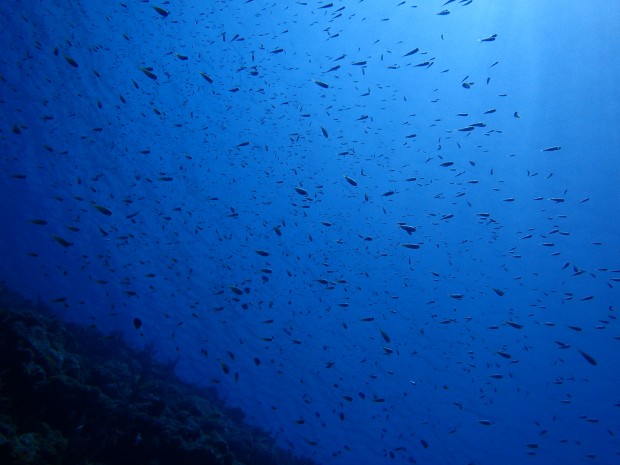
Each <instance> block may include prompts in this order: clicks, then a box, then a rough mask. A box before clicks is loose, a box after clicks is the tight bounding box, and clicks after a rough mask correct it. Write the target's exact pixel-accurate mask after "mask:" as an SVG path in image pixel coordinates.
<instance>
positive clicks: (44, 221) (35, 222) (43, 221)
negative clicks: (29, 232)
mask: <svg viewBox="0 0 620 465" xmlns="http://www.w3.org/2000/svg"><path fill="white" fill-rule="evenodd" d="M30 223H32V224H36V225H39V226H45V225H46V224H47V221H46V220H39V219H35V220H30Z"/></svg>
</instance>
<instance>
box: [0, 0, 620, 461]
mask: <svg viewBox="0 0 620 465" xmlns="http://www.w3.org/2000/svg"><path fill="white" fill-rule="evenodd" d="M445 3H447V4H445ZM155 7H157V8H159V9H160V10H158V9H157V8H155ZM3 10H4V13H3V14H2V15H1V16H0V37H1V45H2V47H1V48H0V108H1V111H0V131H1V132H0V139H1V145H0V146H1V152H0V202H1V204H0V206H1V211H2V223H1V228H0V254H1V256H2V266H1V268H0V279H1V280H2V281H4V282H6V284H7V285H8V286H10V287H11V288H13V289H15V290H17V291H19V292H21V293H22V294H24V295H26V296H29V297H30V298H32V299H33V300H35V299H39V300H40V301H41V302H44V303H49V305H51V306H53V308H55V309H57V312H58V314H59V315H61V316H62V317H63V318H65V319H66V320H70V321H74V322H79V323H83V324H88V325H90V324H94V325H96V326H97V327H99V328H100V329H101V330H102V331H105V332H108V331H112V330H120V331H122V332H123V333H124V334H125V336H126V337H127V339H128V340H129V341H130V342H131V343H132V344H134V345H136V346H139V347H143V346H144V345H146V344H153V345H154V346H155V348H156V350H157V354H158V356H159V357H161V359H163V360H174V359H177V358H178V365H177V373H178V375H179V377H181V378H182V379H185V380H189V381H192V382H195V383H198V384H201V385H207V386H215V387H217V389H218V390H219V392H220V393H221V394H222V396H224V397H225V398H226V399H227V401H228V402H229V403H230V405H233V406H239V407H241V408H242V409H243V410H244V411H245V412H246V414H247V419H248V420H249V421H250V422H252V423H254V424H257V425H260V426H262V427H264V428H266V429H267V430H269V431H271V432H273V434H274V435H275V436H277V437H278V441H279V443H280V444H281V445H282V446H284V447H287V448H288V447H290V448H291V449H293V450H294V451H295V452H297V453H298V454H300V455H308V456H310V457H313V458H314V459H315V460H317V461H319V462H321V463H324V464H361V463H367V464H383V463H394V464H401V463H402V464H406V463H419V464H423V463H424V464H440V463H441V464H463V465H466V464H470V463H475V464H477V465H491V464H497V463H502V464H523V463H528V464H581V463H597V464H614V463H618V461H619V460H620V456H619V454H620V363H619V362H620V355H619V353H620V327H619V324H620V323H619V322H618V317H620V313H619V312H618V308H620V292H619V290H620V231H619V227H618V218H620V206H619V205H620V202H619V201H620V182H619V181H620V162H619V153H618V147H619V146H620V129H619V128H620V110H619V107H618V102H620V90H619V87H618V80H619V78H620V57H619V55H618V53H617V50H619V49H620V37H619V35H618V32H617V29H616V28H617V25H618V24H620V4H618V3H617V2H614V1H612V0H605V1H604V0H592V1H588V2H581V1H577V0H567V1H563V2H556V1H549V0H546V1H539V0H512V1H491V0H473V1H465V2H463V1H453V2H444V1H435V0H432V1H431V0H429V1H423V0H420V1H417V2H414V1H412V0H404V1H402V2H400V1H383V0H382V1H378V0H375V1H370V0H366V1H349V2H344V1H337V2H333V5H332V4H331V3H329V2H326V1H325V2H318V1H315V0H309V1H290V2H289V1H281V2H263V1H259V0H254V1H251V0H250V1H245V0H239V1H237V0H227V1H206V0H205V1H198V0H194V1H189V0H180V1H170V2H163V1H162V2H159V3H157V2H156V3H153V2H149V1H125V2H121V1H107V0H106V1H104V0H88V1H87V0H82V1H64V2H63V1H59V0H51V1H48V0H45V1H43V0H39V1H36V0H23V1H17V0H8V1H7V2H6V4H5V5H4V9H3ZM444 10H447V11H448V12H449V14H439V13H440V12H442V11H444ZM414 51H415V52H414ZM410 52H413V53H410ZM201 73H202V74H201ZM556 148H557V150H545V149H556Z"/></svg>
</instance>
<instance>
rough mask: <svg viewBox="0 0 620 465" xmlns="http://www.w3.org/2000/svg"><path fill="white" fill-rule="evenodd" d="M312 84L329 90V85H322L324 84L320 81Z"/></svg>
mask: <svg viewBox="0 0 620 465" xmlns="http://www.w3.org/2000/svg"><path fill="white" fill-rule="evenodd" d="M314 83H315V84H316V85H317V86H319V87H322V88H323V89H327V88H329V85H328V84H325V83H324V82H322V81H314Z"/></svg>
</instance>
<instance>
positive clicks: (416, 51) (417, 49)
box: [403, 48, 420, 58]
mask: <svg viewBox="0 0 620 465" xmlns="http://www.w3.org/2000/svg"><path fill="white" fill-rule="evenodd" d="M419 51H420V49H419V48H414V49H413V50H411V51H410V52H407V53H405V54H404V55H403V58H404V57H408V56H411V55H413V54H414V53H418V52H419Z"/></svg>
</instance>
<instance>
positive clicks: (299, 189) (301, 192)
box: [295, 187, 308, 197]
mask: <svg viewBox="0 0 620 465" xmlns="http://www.w3.org/2000/svg"><path fill="white" fill-rule="evenodd" d="M295 192H297V193H298V194H299V195H303V196H304V197H307V196H308V191H307V190H306V189H304V188H303V187H296V188H295Z"/></svg>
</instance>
